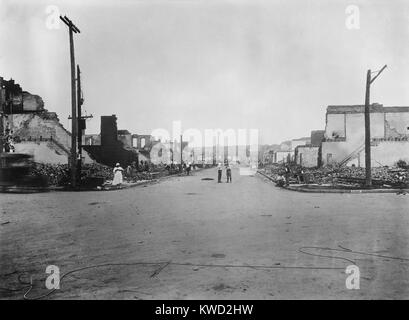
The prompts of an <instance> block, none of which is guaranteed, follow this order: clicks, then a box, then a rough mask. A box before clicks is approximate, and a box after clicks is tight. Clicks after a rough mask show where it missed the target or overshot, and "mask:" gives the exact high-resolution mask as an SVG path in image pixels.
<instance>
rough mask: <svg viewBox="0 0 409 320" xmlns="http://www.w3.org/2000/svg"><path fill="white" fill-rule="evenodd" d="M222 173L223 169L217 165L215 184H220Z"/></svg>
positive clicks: (220, 165)
mask: <svg viewBox="0 0 409 320" xmlns="http://www.w3.org/2000/svg"><path fill="white" fill-rule="evenodd" d="M222 172H223V167H222V164H221V163H219V164H218V166H217V182H218V183H221V182H222Z"/></svg>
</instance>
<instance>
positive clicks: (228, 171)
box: [217, 163, 231, 183]
mask: <svg viewBox="0 0 409 320" xmlns="http://www.w3.org/2000/svg"><path fill="white" fill-rule="evenodd" d="M225 170H226V180H227V181H226V182H227V183H231V166H230V164H229V163H226V166H225ZM222 175H223V166H222V164H221V163H219V164H218V165H217V182H218V183H221V182H222Z"/></svg>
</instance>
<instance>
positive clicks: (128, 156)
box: [83, 115, 138, 167]
mask: <svg viewBox="0 0 409 320" xmlns="http://www.w3.org/2000/svg"><path fill="white" fill-rule="evenodd" d="M119 133H121V134H119ZM124 134H125V132H124V130H121V131H118V127H117V117H116V115H111V116H101V133H100V135H99V136H100V139H98V140H100V141H99V142H100V143H99V144H92V141H93V140H92V139H93V138H96V137H97V136H96V135H87V136H86V139H85V145H84V146H83V148H84V150H86V151H87V152H88V153H89V155H90V156H91V158H92V159H93V160H95V161H96V162H98V163H102V164H105V165H107V166H111V167H112V166H115V164H116V163H117V162H119V163H120V164H121V165H122V166H127V165H130V164H132V163H133V162H135V163H138V152H137V150H136V149H134V148H133V147H132V146H130V145H128V144H127V143H126V140H125V138H124ZM90 139H91V140H90ZM95 140H97V139H95ZM90 141H91V143H90Z"/></svg>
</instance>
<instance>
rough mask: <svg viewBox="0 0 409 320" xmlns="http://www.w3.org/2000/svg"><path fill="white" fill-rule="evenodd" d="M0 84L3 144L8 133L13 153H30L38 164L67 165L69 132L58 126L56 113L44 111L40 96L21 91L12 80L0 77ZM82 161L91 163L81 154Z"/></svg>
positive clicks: (69, 142)
mask: <svg viewBox="0 0 409 320" xmlns="http://www.w3.org/2000/svg"><path fill="white" fill-rule="evenodd" d="M0 85H1V90H0V92H1V99H0V102H1V107H2V108H1V111H2V117H1V121H0V122H1V123H0V129H1V130H0V131H1V134H2V142H4V137H5V132H6V131H8V134H9V135H10V137H11V138H12V140H13V145H14V150H13V151H14V152H17V153H24V154H31V155H32V156H33V157H34V161H35V162H39V163H53V164H67V163H68V159H69V156H70V148H71V133H70V132H68V131H67V130H66V129H65V128H64V126H63V125H62V124H61V123H60V121H59V119H58V116H57V114H56V113H55V112H49V111H48V110H46V109H45V108H44V101H43V99H42V98H41V97H40V96H38V95H34V94H31V93H29V92H27V91H23V90H22V88H21V87H20V85H18V84H16V83H15V81H14V80H12V79H11V80H8V81H6V80H4V79H3V78H1V77H0ZM2 151H4V150H2ZM83 161H84V162H85V163H90V162H92V160H91V159H90V158H89V156H88V154H87V153H84V154H83Z"/></svg>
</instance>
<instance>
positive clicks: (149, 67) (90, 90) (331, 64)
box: [0, 0, 409, 143]
mask: <svg viewBox="0 0 409 320" xmlns="http://www.w3.org/2000/svg"><path fill="white" fill-rule="evenodd" d="M351 4H352V5H357V6H358V7H359V9H360V29H359V30H349V29H347V28H346V26H345V20H346V18H347V14H346V13H345V9H346V7H347V6H348V5H351ZM48 5H56V6H57V7H58V8H59V10H60V13H61V14H62V15H67V16H68V17H69V18H70V19H71V20H73V22H74V23H75V24H76V25H77V26H78V28H79V29H80V30H81V33H80V34H77V35H75V50H76V61H77V63H79V64H80V66H81V69H82V78H83V91H84V97H85V105H84V109H85V110H86V111H87V112H88V113H92V114H93V115H94V117H95V118H94V119H92V120H91V121H89V122H88V124H87V125H88V129H87V133H98V132H99V128H100V118H99V117H100V116H101V115H111V114H116V115H117V116H118V127H119V129H128V130H129V131H131V132H132V133H140V134H142V133H150V132H151V130H152V129H155V128H165V129H169V130H170V129H171V126H172V121H174V120H181V121H182V126H183V129H187V128H198V129H199V130H203V129H205V128H209V129H216V128H222V129H228V128H233V129H239V128H248V129H250V128H256V129H259V130H260V135H261V136H260V139H261V142H263V143H277V142H281V141H282V140H285V139H291V138H297V137H301V136H308V135H309V134H310V131H311V130H316V129H324V127H325V109H326V106H327V105H331V104H362V103H363V102H364V94H365V92H364V91H365V79H366V70H367V69H369V68H371V69H372V70H377V69H380V68H381V67H382V66H383V65H384V64H388V68H387V69H386V70H385V71H384V73H382V75H381V76H380V77H379V78H378V79H377V80H376V82H375V83H374V85H373V86H372V95H371V100H372V102H379V103H383V104H384V105H409V90H408V88H409V1H404V0H402V1H398V0H394V1H388V0H384V1H353V0H352V1H351V0H350V1H343V0H339V1H322V0H315V1H308V0H302V1H301V0H300V1H295V0H293V1H292V0H285V1H284V0H283V1H278V0H271V1H254V0H251V1H250V0H249V1H243V0H241V1H199V0H197V1H195V0H192V1H188V0H183V1H171V0H169V1H165V0H163V1H148V0H143V1H101V0H99V1H87V0H81V1H79V0H78V1H51V0H50V1H33V0H30V1H19V0H17V1H16V0H13V1H5V0H0V43H1V45H0V75H2V76H3V77H5V78H6V79H9V78H10V77H12V78H13V79H15V80H16V81H17V82H18V83H20V84H21V86H22V87H23V89H24V90H27V91H29V92H31V93H34V94H39V95H40V96H42V98H43V99H44V101H45V106H46V108H47V109H48V110H50V111H55V112H57V113H58V115H59V117H60V119H61V122H62V123H63V124H64V126H66V127H68V120H67V117H68V115H69V113H70V109H71V100H70V99H71V93H70V64H69V46H68V31H67V28H66V26H65V25H64V24H61V26H60V28H59V29H48V28H47V27H46V19H47V13H46V8H47V6H48ZM68 129H69V128H68Z"/></svg>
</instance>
